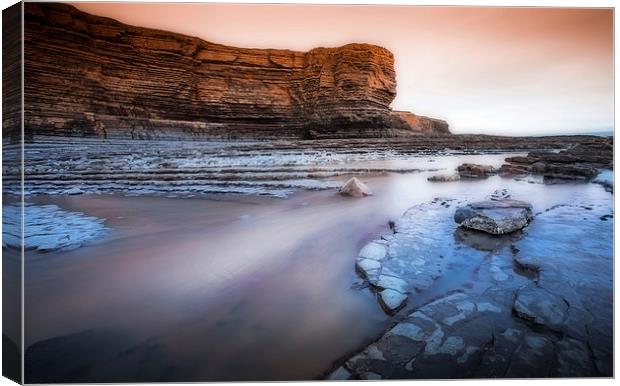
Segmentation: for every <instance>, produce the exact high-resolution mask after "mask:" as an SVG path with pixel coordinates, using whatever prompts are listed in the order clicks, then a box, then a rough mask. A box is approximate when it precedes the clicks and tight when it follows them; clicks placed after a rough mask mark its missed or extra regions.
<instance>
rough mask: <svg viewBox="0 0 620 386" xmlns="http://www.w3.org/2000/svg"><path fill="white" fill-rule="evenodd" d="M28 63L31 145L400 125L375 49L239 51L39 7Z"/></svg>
mask: <svg viewBox="0 0 620 386" xmlns="http://www.w3.org/2000/svg"><path fill="white" fill-rule="evenodd" d="M25 58H26V60H25V106H26V111H25V112H26V116H25V125H26V133H27V134H30V135H32V134H51V135H67V136H96V137H106V138H113V137H116V138H140V139H150V138H176V137H182V138H192V137H204V136H207V137H213V136H215V137H282V136H284V137H308V136H310V137H320V136H335V137H347V136H349V137H351V136H366V137H367V136H385V135H388V132H387V131H385V130H386V129H388V128H389V127H390V126H391V125H392V124H393V120H394V115H393V112H392V111H391V110H390V108H389V105H390V103H391V102H392V100H393V99H394V97H395V95H396V78H395V72H394V56H393V55H392V53H391V52H390V51H388V50H387V49H385V48H382V47H378V46H374V45H370V44H347V45H345V46H342V47H338V48H315V49H312V50H310V51H308V52H297V51H290V50H275V49H245V48H235V47H229V46H224V45H220V44H215V43H210V42H207V41H204V40H201V39H199V38H195V37H189V36H184V35H180V34H176V33H171V32H165V31H158V30H153V29H147V28H140V27H134V26H129V25H125V24H122V23H120V22H118V21H115V20H112V19H108V18H104V17H98V16H94V15H89V14H87V13H84V12H81V11H79V10H77V9H76V8H74V7H72V6H69V5H64V4H49V3H28V4H26V5H25ZM419 118H420V119H418V123H417V125H418V126H416V127H420V128H421V129H420V130H422V128H423V130H422V131H424V132H428V131H433V130H434V128H435V127H439V126H441V131H442V132H446V130H447V124H445V122H444V123H443V124H441V125H437V124H435V123H434V122H435V121H434V120H432V119H429V118H424V119H422V118H423V117H419ZM405 126H406V127H404V128H405V129H408V130H411V127H412V126H411V125H408V126H407V125H405ZM401 129H402V127H401Z"/></svg>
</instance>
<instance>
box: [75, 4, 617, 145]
mask: <svg viewBox="0 0 620 386" xmlns="http://www.w3.org/2000/svg"><path fill="white" fill-rule="evenodd" d="M74 5H75V6H76V7H78V8H79V9H81V10H83V11H86V12H89V13H93V14H97V15H102V16H108V17H112V18H114V19H117V20H119V21H122V22H124V23H127V24H132V25H139V26H144V27H151V28H158V29H163V30H169V31H174V32H179V33H183V34H187V35H192V36H198V37H200V38H203V39H205V40H209V41H212V42H216V43H222V44H228V45H233V46H239V47H256V48H288V49H293V50H300V51H307V50H309V49H311V48H313V47H318V46H325V47H330V46H339V45H342V44H346V43H350V42H366V43H373V44H378V45H381V46H383V47H386V48H388V49H389V50H391V51H392V52H393V53H394V55H395V58H396V74H397V75H396V76H397V82H398V95H397V97H396V100H395V101H394V102H393V104H392V107H393V108H394V109H398V110H410V111H413V112H415V113H418V114H423V115H429V116H433V117H438V118H442V119H446V120H447V121H448V122H449V123H450V125H451V128H452V131H453V132H456V133H465V132H477V133H493V134H539V133H554V132H562V133H566V132H583V131H594V130H609V129H612V128H613V114H614V109H613V97H614V94H613V11H612V10H611V9H575V8H573V9H569V8H497V7H420V6H336V5H331V6H330V5H267V4H196V3H194V4H181V3H176V4H174V3H170V4H165V3H74Z"/></svg>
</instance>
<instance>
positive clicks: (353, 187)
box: [338, 177, 372, 197]
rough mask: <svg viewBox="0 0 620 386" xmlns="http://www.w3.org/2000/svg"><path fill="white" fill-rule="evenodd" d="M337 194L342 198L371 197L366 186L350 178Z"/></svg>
mask: <svg viewBox="0 0 620 386" xmlns="http://www.w3.org/2000/svg"><path fill="white" fill-rule="evenodd" d="M338 193H340V194H342V195H343V196H350V197H364V196H370V195H372V192H371V191H370V188H369V187H368V186H366V184H364V183H363V182H362V181H360V180H358V179H357V178H355V177H352V178H351V179H349V180H348V181H347V182H345V184H344V185H342V187H341V188H340V190H338Z"/></svg>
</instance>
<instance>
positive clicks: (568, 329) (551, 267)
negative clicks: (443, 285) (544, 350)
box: [514, 203, 613, 375]
mask: <svg viewBox="0 0 620 386" xmlns="http://www.w3.org/2000/svg"><path fill="white" fill-rule="evenodd" d="M610 213H611V212H610V209H609V207H608V206H606V205H602V204H597V203H590V204H583V205H581V204H572V205H564V206H558V207H554V208H551V209H549V210H547V211H544V212H543V213H541V214H539V215H537V216H536V220H535V221H534V222H532V224H531V225H530V226H529V227H528V228H527V230H526V232H525V235H524V237H523V238H521V239H520V240H519V241H517V242H516V243H515V248H516V249H515V250H516V251H518V252H517V253H516V254H515V256H514V261H515V265H516V266H517V267H518V268H520V269H522V270H527V271H530V272H532V273H534V274H535V275H536V282H535V284H534V283H532V284H528V285H527V286H525V287H523V288H521V289H519V290H518V291H517V294H516V297H515V302H514V310H515V313H516V315H518V316H520V317H522V318H524V319H525V320H529V321H531V322H532V323H535V324H538V325H540V326H542V327H544V328H547V329H549V330H552V331H557V332H559V333H561V334H563V335H565V336H567V337H570V338H571V339H573V340H576V341H578V342H581V343H582V344H586V345H588V346H590V347H591V348H592V353H593V355H594V362H595V363H596V364H597V371H598V373H599V374H608V375H610V374H611V366H612V352H613V325H612V320H613V280H612V272H613V252H612V251H613V237H612V231H613V226H612V224H611V222H610V221H606V220H605V218H606V217H605V216H609V215H610ZM573 346H574V345H573ZM571 355H572V354H571ZM574 355H577V354H574ZM574 355H573V356H574ZM566 360H568V359H566ZM567 371H568V370H567Z"/></svg>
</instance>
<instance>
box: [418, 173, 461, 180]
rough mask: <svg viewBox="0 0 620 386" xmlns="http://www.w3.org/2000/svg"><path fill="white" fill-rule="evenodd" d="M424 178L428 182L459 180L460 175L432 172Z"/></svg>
mask: <svg viewBox="0 0 620 386" xmlns="http://www.w3.org/2000/svg"><path fill="white" fill-rule="evenodd" d="M426 180H427V181H430V182H455V181H460V180H461V176H460V175H459V174H433V175H432V176H430V177H428V178H427V179H426Z"/></svg>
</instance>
